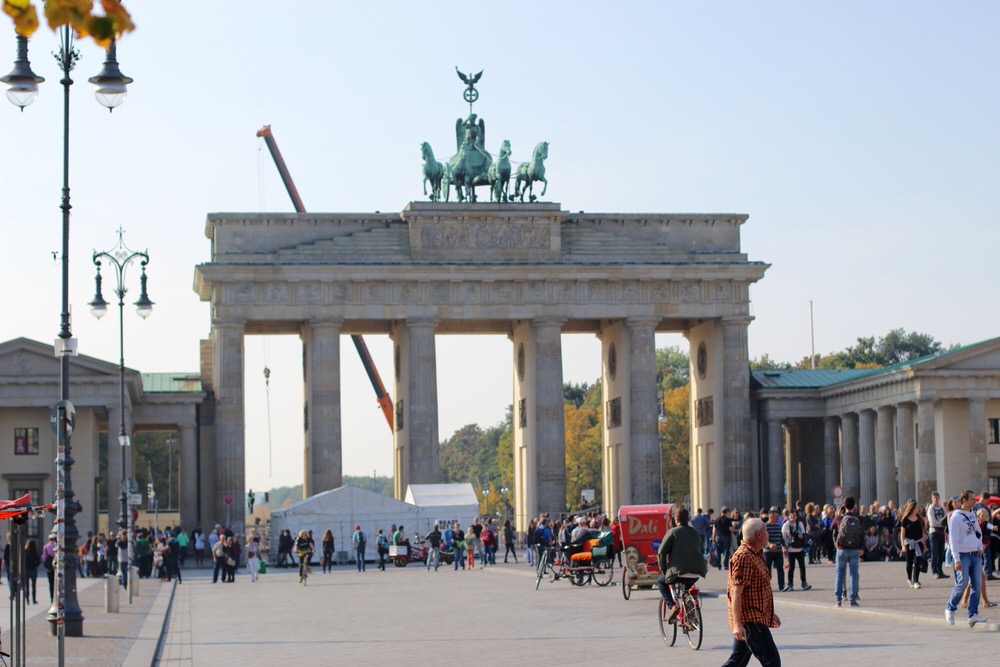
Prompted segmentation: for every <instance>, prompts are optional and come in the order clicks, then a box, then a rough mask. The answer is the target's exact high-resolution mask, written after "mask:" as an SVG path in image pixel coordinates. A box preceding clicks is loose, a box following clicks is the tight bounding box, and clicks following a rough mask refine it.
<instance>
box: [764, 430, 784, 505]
mask: <svg viewBox="0 0 1000 667" xmlns="http://www.w3.org/2000/svg"><path fill="white" fill-rule="evenodd" d="M767 472H768V475H767V493H766V494H765V495H764V497H765V498H766V499H767V500H766V504H768V505H777V506H779V507H780V506H781V505H783V504H784V502H783V500H784V496H785V493H784V490H785V431H784V429H783V428H782V426H781V420H780V419H768V420H767Z"/></svg>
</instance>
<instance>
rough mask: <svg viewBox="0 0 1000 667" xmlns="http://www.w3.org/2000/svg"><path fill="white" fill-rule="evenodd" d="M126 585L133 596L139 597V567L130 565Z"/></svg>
mask: <svg viewBox="0 0 1000 667" xmlns="http://www.w3.org/2000/svg"><path fill="white" fill-rule="evenodd" d="M128 587H129V588H130V589H131V590H132V595H133V596H134V597H139V568H137V567H130V568H129V569H128Z"/></svg>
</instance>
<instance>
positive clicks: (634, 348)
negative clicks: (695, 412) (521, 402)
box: [559, 318, 663, 512]
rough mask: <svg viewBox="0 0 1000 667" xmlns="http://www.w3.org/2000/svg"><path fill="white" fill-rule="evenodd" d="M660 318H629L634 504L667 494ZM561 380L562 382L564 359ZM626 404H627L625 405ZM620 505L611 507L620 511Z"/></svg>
mask: <svg viewBox="0 0 1000 667" xmlns="http://www.w3.org/2000/svg"><path fill="white" fill-rule="evenodd" d="M659 322H660V320H659V319H658V318H656V319H640V318H629V319H627V320H625V325H626V326H627V327H628V335H629V350H628V353H629V354H628V373H629V401H628V407H627V409H628V417H627V418H628V422H629V440H630V443H629V444H630V450H631V451H630V456H629V460H628V462H627V463H626V465H628V466H629V467H630V468H631V472H630V477H631V487H632V497H631V498H630V502H631V503H632V504H639V505H643V504H650V503H658V502H660V500H661V499H662V497H663V470H662V468H661V466H660V463H661V461H662V453H661V450H660V437H659V435H660V434H659V431H658V430H657V421H656V420H657V416H658V415H659V412H660V410H659V408H658V407H657V405H656V403H657V400H658V399H657V391H656V390H657V387H656V341H655V336H654V334H655V333H656V325H657V324H659ZM559 370H560V376H559V381H560V384H561V383H562V366H561V360H560V369H559ZM623 407H624V406H623ZM617 509H618V508H617V507H612V508H608V510H609V511H612V512H617Z"/></svg>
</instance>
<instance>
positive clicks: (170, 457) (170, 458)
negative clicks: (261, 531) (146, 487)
mask: <svg viewBox="0 0 1000 667" xmlns="http://www.w3.org/2000/svg"><path fill="white" fill-rule="evenodd" d="M176 443H177V439H176V438H174V434H173V433H171V434H169V435H168V436H167V510H172V509H174V445H175V444H176ZM250 513H251V514H253V489H250Z"/></svg>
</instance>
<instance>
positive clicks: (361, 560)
mask: <svg viewBox="0 0 1000 667" xmlns="http://www.w3.org/2000/svg"><path fill="white" fill-rule="evenodd" d="M351 543H352V544H353V545H354V555H355V558H356V559H357V561H358V572H364V571H365V547H366V546H368V536H367V535H365V531H363V530H361V526H355V527H354V536H353V537H351Z"/></svg>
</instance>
